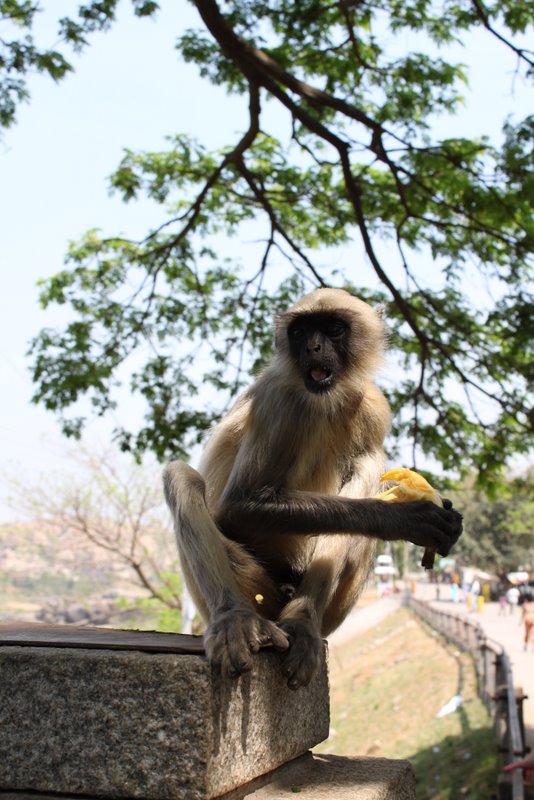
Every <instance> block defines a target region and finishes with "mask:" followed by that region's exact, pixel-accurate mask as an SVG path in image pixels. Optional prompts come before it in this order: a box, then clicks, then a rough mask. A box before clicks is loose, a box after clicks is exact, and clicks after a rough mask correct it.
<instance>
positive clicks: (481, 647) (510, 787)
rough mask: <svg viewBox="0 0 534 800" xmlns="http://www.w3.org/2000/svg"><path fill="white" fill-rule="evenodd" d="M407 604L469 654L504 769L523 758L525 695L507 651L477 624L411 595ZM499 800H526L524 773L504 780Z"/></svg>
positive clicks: (500, 783)
mask: <svg viewBox="0 0 534 800" xmlns="http://www.w3.org/2000/svg"><path fill="white" fill-rule="evenodd" d="M405 604H406V605H407V606H409V607H410V608H412V609H413V610H414V611H415V613H416V614H417V615H418V616H419V617H421V618H422V619H423V620H424V621H425V622H427V623H428V625H430V626H431V627H432V628H434V629H435V630H437V631H439V632H440V633H441V634H443V636H445V637H446V638H447V639H450V640H452V641H453V642H455V643H456V644H457V645H459V647H461V648H462V649H463V650H467V651H469V653H470V655H471V656H472V658H473V661H474V664H475V669H476V673H477V678H478V694H479V696H480V697H481V699H482V700H483V701H484V702H485V703H486V705H487V706H488V707H489V709H490V713H491V715H492V718H493V724H494V730H495V735H496V739H497V748H498V750H499V752H500V753H501V755H502V759H503V766H504V765H506V764H510V763H511V762H512V761H515V760H516V759H517V758H520V757H521V756H523V755H524V754H525V744H524V743H525V730H524V725H523V713H522V702H523V695H522V694H521V693H519V694H517V693H516V691H515V688H514V680H513V675H512V668H511V665H510V659H509V657H508V654H507V653H506V651H505V649H504V647H502V645H500V644H499V643H498V642H495V641H493V639H489V638H488V637H487V636H486V634H485V633H484V630H483V629H482V627H481V625H480V624H479V623H478V622H477V621H476V620H473V619H470V618H469V617H466V616H464V615H461V614H455V613H451V612H449V611H445V610H442V609H438V608H435V607H433V606H432V605H431V604H430V603H429V602H428V601H427V602H425V601H422V600H418V599H417V598H415V597H413V596H412V595H410V594H407V595H406V598H405ZM498 797H499V800H524V797H525V789H524V783H523V773H522V770H521V769H516V770H513V772H511V773H508V774H506V775H502V776H501V778H500V779H499V787H498Z"/></svg>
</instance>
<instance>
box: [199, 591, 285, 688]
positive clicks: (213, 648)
mask: <svg viewBox="0 0 534 800" xmlns="http://www.w3.org/2000/svg"><path fill="white" fill-rule="evenodd" d="M263 645H272V646H273V647H274V649H275V650H287V648H288V647H289V640H288V637H287V636H286V634H285V633H284V632H283V631H282V630H281V629H280V628H279V627H278V626H277V625H275V623H274V622H269V620H266V619H263V617H260V616H259V615H258V614H257V613H256V612H255V611H254V609H253V608H249V607H248V606H247V605H246V604H243V605H239V606H235V607H232V608H230V609H227V610H224V611H220V612H218V613H216V614H215V615H214V616H213V619H212V620H211V622H210V623H209V625H208V627H207V630H206V633H205V634H204V647H205V649H206V655H207V657H208V661H209V662H210V663H211V664H212V665H213V666H214V667H215V668H216V669H218V670H219V671H220V672H221V674H222V675H227V676H229V677H230V678H235V677H237V676H238V675H241V673H243V672H248V671H249V670H251V669H252V664H253V658H252V655H253V654H254V653H257V652H258V651H259V649H260V647H262V646H263Z"/></svg>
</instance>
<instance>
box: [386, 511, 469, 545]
mask: <svg viewBox="0 0 534 800" xmlns="http://www.w3.org/2000/svg"><path fill="white" fill-rule="evenodd" d="M443 502H444V505H443V507H442V508H440V507H439V506H437V505H435V504H434V503H431V502H425V501H423V502H421V501H415V502H411V503H400V504H398V505H395V506H393V505H388V507H389V508H390V509H391V512H393V513H392V515H391V516H392V519H391V524H392V525H393V526H394V528H396V534H395V535H393V536H391V538H392V539H405V540H406V541H408V542H413V543H414V544H416V545H419V546H420V547H428V548H430V549H432V550H436V551H437V552H438V553H439V554H440V555H442V556H447V555H448V554H449V552H450V550H451V548H452V546H453V545H454V544H455V543H456V542H457V541H458V538H459V536H460V534H461V532H462V515H461V514H459V513H458V511H456V509H454V508H453V507H452V503H451V502H450V500H444V501H443ZM386 538H390V537H389V536H388V537H386Z"/></svg>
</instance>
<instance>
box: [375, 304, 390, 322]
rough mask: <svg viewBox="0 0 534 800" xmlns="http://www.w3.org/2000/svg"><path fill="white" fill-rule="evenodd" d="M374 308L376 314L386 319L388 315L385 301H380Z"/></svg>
mask: <svg viewBox="0 0 534 800" xmlns="http://www.w3.org/2000/svg"><path fill="white" fill-rule="evenodd" d="M373 310H374V311H375V313H376V314H378V316H379V317H380V319H384V318H385V316H386V311H387V306H386V304H385V303H379V304H378V305H377V306H373Z"/></svg>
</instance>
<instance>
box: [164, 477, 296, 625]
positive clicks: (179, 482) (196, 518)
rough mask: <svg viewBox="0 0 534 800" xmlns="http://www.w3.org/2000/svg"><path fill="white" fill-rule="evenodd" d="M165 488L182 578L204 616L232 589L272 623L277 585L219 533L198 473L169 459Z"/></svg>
mask: <svg viewBox="0 0 534 800" xmlns="http://www.w3.org/2000/svg"><path fill="white" fill-rule="evenodd" d="M163 490H164V493H165V500H166V501H167V505H168V506H169V508H170V510H171V513H172V516H173V519H174V526H175V531H176V538H177V543H178V549H179V551H180V556H181V561H182V569H183V572H184V577H185V579H186V583H187V584H188V587H189V590H190V591H191V594H192V595H193V598H194V600H195V603H196V605H197V607H198V608H199V611H201V613H202V614H203V616H208V617H209V616H211V614H212V613H213V611H214V610H215V609H216V608H217V607H218V606H219V605H220V604H221V602H222V599H221V598H222V597H223V595H224V593H225V591H226V590H228V589H231V588H232V587H233V588H234V590H235V591H237V592H238V593H239V594H240V595H241V596H242V597H244V598H246V599H247V600H248V601H249V602H250V603H251V604H252V605H253V606H254V607H255V608H256V610H257V612H258V613H259V614H261V615H262V616H265V617H267V618H269V619H275V618H276V616H277V615H278V612H279V610H280V608H281V600H280V591H279V589H278V587H277V586H276V585H275V583H274V582H273V581H272V580H271V578H270V577H269V575H268V574H267V572H266V570H265V569H264V568H263V567H262V566H261V565H260V564H259V563H258V562H257V561H256V559H255V558H254V557H253V556H252V555H251V554H250V553H248V552H247V551H246V550H245V548H244V547H242V546H241V545H240V544H238V543H237V542H234V541H232V540H231V539H228V538H227V537H226V536H224V534H223V533H222V532H221V531H220V530H219V528H218V527H217V525H216V524H215V521H214V520H213V517H212V516H211V514H210V511H209V509H208V506H207V503H206V484H205V482H204V479H203V477H202V476H201V475H200V473H199V472H197V471H196V470H195V469H193V467H190V466H189V464H185V463H184V462H182V461H172V462H171V463H170V464H168V465H167V467H165V469H164V471H163ZM258 597H261V601H259V602H258V600H257V598H258ZM206 612H208V613H206Z"/></svg>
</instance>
